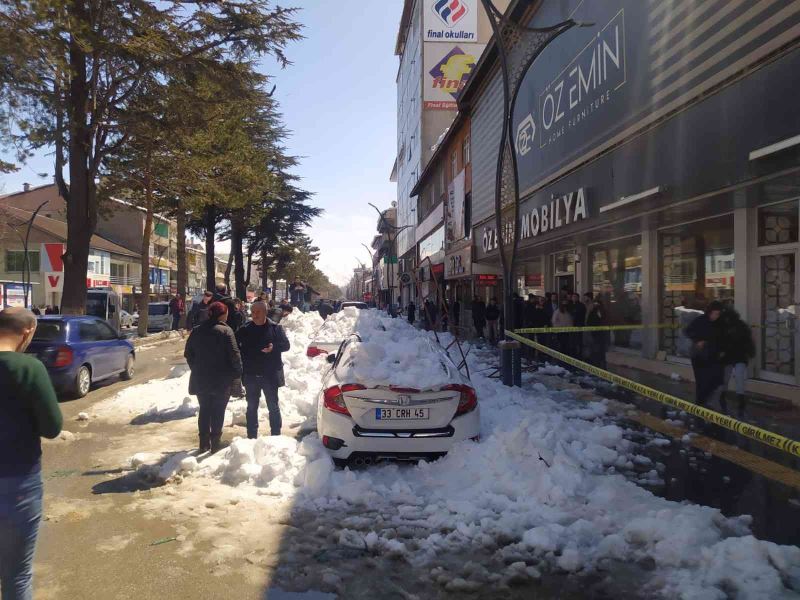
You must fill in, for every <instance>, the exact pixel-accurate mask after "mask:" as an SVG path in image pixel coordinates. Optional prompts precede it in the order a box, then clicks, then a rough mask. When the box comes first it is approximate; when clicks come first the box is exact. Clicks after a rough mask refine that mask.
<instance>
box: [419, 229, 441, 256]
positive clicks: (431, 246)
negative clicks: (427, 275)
mask: <svg viewBox="0 0 800 600" xmlns="http://www.w3.org/2000/svg"><path fill="white" fill-rule="evenodd" d="M439 250H444V227H439V229H437V230H436V231H434V232H433V233H432V234H430V235H429V236H428V237H426V238H425V239H424V240H422V241H421V242H420V243H419V260H420V264H422V261H423V260H424V259H425V258H428V257H430V256H433V255H434V254H436V253H437V252H439Z"/></svg>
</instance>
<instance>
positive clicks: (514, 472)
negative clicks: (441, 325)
mask: <svg viewBox="0 0 800 600" xmlns="http://www.w3.org/2000/svg"><path fill="white" fill-rule="evenodd" d="M337 319H340V320H341V323H339V324H337V333H336V335H338V334H340V333H342V332H343V331H344V330H345V329H346V330H348V332H349V331H352V330H359V329H361V330H363V331H365V332H366V331H369V335H367V336H364V340H365V341H364V343H363V344H362V345H361V347H360V348H359V356H360V361H359V362H361V363H362V364H370V365H371V366H370V367H369V370H368V371H366V375H365V373H364V372H362V373H360V374H361V375H364V376H365V377H367V378H368V379H369V378H370V377H373V378H379V377H382V376H384V375H386V376H390V377H392V378H393V379H394V380H395V381H401V382H402V383H404V384H408V383H410V382H411V379H412V378H413V379H415V380H416V381H415V387H419V385H420V384H419V381H420V380H421V379H425V378H426V377H430V378H431V380H435V374H436V373H435V372H436V367H435V366H433V367H431V366H430V365H415V364H414V358H415V357H419V356H420V353H421V352H423V350H420V349H421V348H424V347H425V346H426V345H427V344H428V343H429V342H430V339H432V336H431V335H430V334H426V333H424V332H420V331H418V330H415V329H413V328H412V327H410V326H409V325H408V324H407V323H406V322H405V321H403V320H401V319H390V318H388V317H385V316H382V315H380V314H378V313H377V312H376V311H369V312H363V313H357V312H356V311H355V310H354V309H353V310H351V311H349V312H348V313H346V314H344V315H342V316H338V317H337ZM377 323H380V324H381V325H382V327H376V324H377ZM282 324H283V325H284V326H285V328H286V331H287V335H288V337H289V339H290V342H291V344H292V348H291V350H290V351H289V352H287V353H286V354H284V362H285V367H286V373H287V377H286V380H287V386H286V387H284V388H282V389H281V390H280V399H281V407H282V411H283V412H284V422H285V423H293V422H301V421H304V420H305V419H307V418H311V417H313V415H314V413H315V411H316V402H317V396H318V394H319V391H320V388H321V378H322V376H323V374H324V372H325V370H326V369H327V368H328V365H327V363H326V361H325V358H324V357H315V358H308V357H306V355H305V349H306V346H307V344H308V342H309V340H310V339H312V337H313V336H314V333H315V332H316V331H317V330H318V329H319V327H320V326H321V325H322V321H321V319H320V318H319V317H318V316H317V315H316V314H302V313H298V312H297V311H295V312H293V313H292V314H291V315H288V316H287V317H286V318H285V319H284V320H283V323H282ZM339 329H341V330H342V331H339ZM371 358H372V359H374V360H373V361H372V362H371V363H369V362H368V361H370V359H371ZM490 359H491V356H490V355H488V354H486V353H485V352H484V351H481V350H479V349H476V350H473V352H472V353H471V354H470V364H471V367H472V383H473V385H474V386H475V388H476V390H477V393H478V399H479V402H480V406H481V419H482V423H481V440H480V442H472V441H470V442H465V443H462V444H460V445H457V446H456V447H454V448H453V450H452V451H451V452H450V453H449V454H448V455H447V456H446V457H445V458H442V459H440V460H438V461H436V462H433V463H420V464H419V465H416V466H397V465H391V464H390V465H384V466H377V467H373V468H370V469H367V470H359V471H350V470H348V469H345V470H336V469H335V468H334V466H333V463H332V461H331V459H330V458H329V457H328V455H327V453H326V451H325V449H324V448H323V447H322V444H321V443H320V441H319V439H318V437H317V435H316V434H314V433H312V434H310V435H307V436H306V437H304V438H303V439H302V440H301V441H298V440H296V439H295V438H293V437H290V436H287V435H283V436H278V437H269V436H266V437H261V438H259V439H258V440H247V439H242V438H237V439H235V440H234V441H233V442H232V443H231V445H230V447H229V448H228V449H227V450H225V451H221V452H219V453H218V454H216V455H214V456H212V457H210V458H208V459H206V460H204V461H202V462H200V463H198V462H197V461H196V460H193V459H190V458H189V457H188V455H179V456H174V457H172V458H171V459H170V460H168V461H167V463H168V464H162V465H160V469H161V470H162V475H164V476H165V477H164V478H165V479H170V476H171V475H177V476H179V477H180V478H182V479H183V480H184V483H183V485H180V486H175V489H174V490H173V491H172V492H171V495H172V499H171V502H176V501H178V499H180V498H181V497H183V498H182V499H183V500H184V501H185V502H186V503H193V504H198V505H201V504H203V502H204V501H205V498H203V497H195V496H199V495H200V494H207V495H214V494H215V492H214V491H213V490H214V489H222V488H224V489H227V490H232V489H235V490H236V491H237V502H244V503H248V502H249V503H252V505H253V506H254V507H258V506H268V505H269V503H270V502H273V503H283V504H286V503H287V502H289V503H291V507H292V510H300V509H303V510H306V509H307V510H316V511H326V510H330V511H339V512H343V513H346V514H349V515H351V516H350V517H349V518H347V519H344V520H342V521H341V522H339V523H338V524H332V525H331V527H336V528H337V531H335V532H334V533H335V534H336V536H337V538H338V540H339V544H341V545H342V546H351V547H354V548H363V549H366V550H367V551H369V552H370V553H372V554H375V555H382V556H386V557H395V558H399V559H401V560H404V561H407V562H408V563H409V564H410V565H412V566H414V567H415V568H417V569H418V571H417V572H419V573H420V574H421V575H420V576H421V577H426V578H428V579H430V580H431V581H433V582H436V583H438V584H440V585H441V586H442V587H444V588H446V589H448V590H455V591H458V590H461V591H471V590H476V589H481V588H485V589H492V588H493V587H499V586H504V585H508V584H510V583H512V582H519V581H520V580H525V579H536V578H538V577H539V576H541V574H542V573H544V572H548V571H550V572H566V573H576V574H588V573H591V572H593V571H595V570H598V569H606V568H607V567H608V566H609V565H611V564H614V563H617V562H624V563H634V562H636V563H639V562H642V561H646V562H649V563H650V564H652V565H654V567H655V568H654V569H653V570H651V571H649V574H648V576H649V578H650V580H649V581H648V582H647V584H646V590H647V594H646V595H651V596H658V595H660V596H664V597H678V598H692V599H709V600H712V599H723V598H730V597H736V598H790V597H796V592H795V591H793V590H800V549H798V548H796V547H790V546H779V545H777V544H774V543H771V542H766V541H761V540H758V539H755V538H754V537H753V536H752V535H751V533H750V529H749V518H747V517H738V518H727V517H725V516H724V515H722V513H720V511H719V510H717V509H714V508H709V507H705V506H699V505H693V504H688V503H677V502H672V501H668V500H665V499H663V498H660V497H658V496H656V495H654V494H653V493H651V492H650V491H648V490H647V489H645V488H643V487H640V486H638V485H636V483H634V482H633V481H631V480H629V479H628V478H626V477H625V476H623V475H622V473H621V472H622V471H626V470H630V469H632V468H633V466H634V464H637V465H639V466H641V465H642V463H643V462H644V461H645V460H646V461H648V464H649V461H650V459H648V458H646V457H644V456H640V455H639V454H638V451H639V449H640V447H639V446H638V445H637V444H634V443H633V442H631V441H630V440H628V439H626V438H625V436H624V433H625V429H624V425H622V424H618V423H616V422H615V420H614V419H613V418H612V417H611V416H609V415H607V413H606V406H605V404H604V403H602V402H584V401H580V400H578V399H576V398H574V397H570V395H569V393H565V392H556V391H554V390H550V389H548V388H547V387H546V386H544V385H542V384H541V383H533V382H530V381H528V382H527V383H526V384H525V385H524V387H523V388H522V389H519V388H508V387H505V386H503V385H502V384H500V382H499V381H497V380H496V379H489V378H488V377H486V376H485V375H483V374H481V373H480V372H479V371H480V369H481V368H483V367H485V365H486V362H487V361H489V360H490ZM393 367H394V368H393ZM362 368H366V367H362ZM558 370H559V368H551V369H545V372H557V371H558ZM187 378H188V374H182V375H180V376H178V377H175V378H172V379H166V380H163V381H153V382H150V383H147V384H143V385H141V386H136V387H133V388H129V389H127V390H125V391H123V392H121V393H120V394H119V395H118V396H116V397H115V398H113V399H110V400H108V401H106V402H104V403H102V404H101V405H100V406H98V407H97V409H96V411H95V413H96V414H95V415H93V416H96V417H100V418H103V417H105V418H119V416H120V415H124V417H125V418H128V419H135V418H137V417H139V416H141V415H150V416H151V417H153V418H158V416H159V415H162V414H169V415H171V416H174V414H172V413H175V412H177V411H185V412H186V414H187V415H189V413H190V411H191V410H192V406H193V405H192V402H193V401H194V400H193V399H190V401H188V403H187V401H186V400H185V398H186V397H187V393H186V390H187ZM261 412H262V413H263V414H262V417H263V418H266V410H262V411H261ZM192 414H193V412H192ZM242 417H243V409H242V406H241V401H234V402H232V403H231V406H230V408H229V422H234V421H235V420H236V419H239V420H241V418H242ZM656 439H657V438H656ZM655 443H660V442H655ZM139 462H141V461H139ZM141 466H143V465H140V468H141ZM144 466H146V465H144ZM645 477H650V478H654V479H657V478H658V477H659V475H658V469H657V468H656V465H653V469H652V470H651V471H650V472H649V473H647V474H646V476H645ZM191 481H195V482H197V483H198V485H194V486H192V485H186V484H187V483H188V482H191ZM200 483H202V485H200ZM215 486H217V487H215ZM220 486H221V487H220ZM193 495H194V496H193ZM365 509H369V511H370V513H374V512H376V511H377V512H378V513H380V514H382V515H384V516H385V519H382V522H381V524H380V526H378V525H377V524H376V523H375V522H374V521H373V520H371V519H370V518H368V517H363V516H360V515H362V514H363V512H364V511H365ZM265 514H267V513H266V512H265ZM400 530H402V531H403V535H398V531H400ZM229 542H230V543H235V540H229ZM472 550H479V551H480V552H481V555H484V556H486V555H488V556H491V557H492V558H493V559H494V560H496V563H497V564H500V565H503V568H502V570H501V571H497V570H496V569H492V570H490V569H487V568H484V567H482V566H481V565H477V564H475V563H472V562H468V561H465V562H467V564H468V565H471V566H470V567H469V568H465V569H464V570H463V571H462V572H452V571H451V572H445V571H444V570H442V569H439V568H434V569H426V567H427V566H428V565H430V564H431V563H432V562H433V559H434V558H435V557H437V556H440V555H442V554H444V553H451V554H462V555H464V556H469V555H470V554H471V552H472Z"/></svg>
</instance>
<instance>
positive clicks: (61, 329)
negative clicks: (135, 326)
mask: <svg viewBox="0 0 800 600" xmlns="http://www.w3.org/2000/svg"><path fill="white" fill-rule="evenodd" d="M27 352H28V353H29V354H34V355H36V357H37V358H38V359H39V360H41V361H42V362H43V363H44V366H45V367H47V372H48V373H49V374H50V379H51V380H52V382H53V386H54V387H55V388H56V390H58V391H59V393H66V394H69V395H72V396H74V397H77V398H83V397H84V396H85V395H86V394H88V393H89V389H90V388H91V386H92V383H93V382H95V381H101V380H103V379H108V378H109V377H114V376H116V375H119V376H121V377H122V379H131V378H132V377H133V371H134V364H135V362H136V353H135V351H134V348H133V344H131V343H130V342H129V341H128V340H126V339H123V338H122V337H121V336H120V335H119V334H118V333H117V332H116V331H114V329H113V328H112V327H111V326H110V325H109V324H108V323H106V322H105V321H104V320H103V319H99V318H97V317H78V316H67V315H48V316H44V317H39V319H38V324H37V326H36V333H35V334H34V336H33V341H32V342H31V345H30V346H28V350H27Z"/></svg>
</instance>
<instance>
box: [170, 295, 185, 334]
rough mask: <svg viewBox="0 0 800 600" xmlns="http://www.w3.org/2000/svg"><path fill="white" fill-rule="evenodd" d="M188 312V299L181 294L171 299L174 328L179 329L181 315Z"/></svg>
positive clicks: (174, 329)
mask: <svg viewBox="0 0 800 600" xmlns="http://www.w3.org/2000/svg"><path fill="white" fill-rule="evenodd" d="M185 312H186V300H184V298H183V296H181V295H180V294H175V296H174V297H173V298H172V300H170V301H169V314H170V315H172V330H173V331H177V330H178V327H179V326H180V322H181V317H182V316H183V313H185Z"/></svg>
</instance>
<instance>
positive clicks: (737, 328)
mask: <svg viewBox="0 0 800 600" xmlns="http://www.w3.org/2000/svg"><path fill="white" fill-rule="evenodd" d="M685 333H686V337H688V338H689V339H690V340H691V343H692V345H691V360H692V369H693V371H694V379H695V399H696V402H697V403H698V404H701V405H704V404H706V403H708V402H709V401H710V400H712V399H715V398H716V399H718V400H719V405H720V407H721V408H722V410H723V412H726V413H727V412H728V397H727V396H728V391H727V389H728V383H729V382H730V379H731V376H733V377H735V390H736V402H737V410H738V413H739V415H740V416H741V415H742V414H743V413H744V411H745V407H746V404H747V397H746V396H745V380H746V379H747V363H748V362H750V360H751V359H752V358H753V357H754V356H755V355H756V345H755V342H754V340H753V333H752V331H751V329H750V326H749V325H748V324H747V323H745V322H744V321H743V320H742V318H741V317H740V316H739V313H737V312H736V311H735V310H734V309H733V308H732V307H730V306H726V305H724V304H722V303H721V302H719V301H716V300H715V301H713V302H711V303H709V304H708V305H707V306H706V309H705V311H704V312H703V314H702V315H700V316H698V317H696V318H695V319H694V320H693V321H692V322H691V323H689V325H688V326H687V327H686V330H685Z"/></svg>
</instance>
